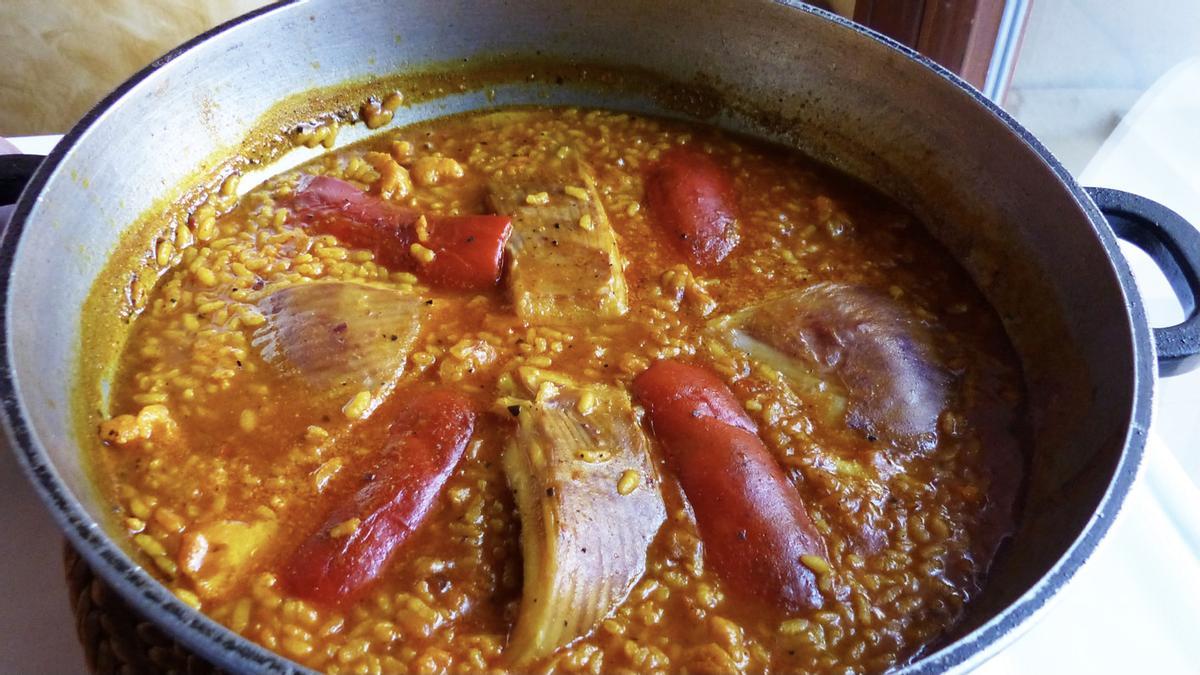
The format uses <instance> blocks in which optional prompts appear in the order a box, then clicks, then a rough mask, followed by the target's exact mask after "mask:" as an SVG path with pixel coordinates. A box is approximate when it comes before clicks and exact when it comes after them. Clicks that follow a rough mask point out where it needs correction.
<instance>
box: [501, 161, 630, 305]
mask: <svg viewBox="0 0 1200 675" xmlns="http://www.w3.org/2000/svg"><path fill="white" fill-rule="evenodd" d="M489 200H490V202H491V206H492V209H493V210H494V211H495V212H496V213H499V214H502V215H507V216H510V217H511V218H512V226H513V233H512V236H511V237H510V238H509V240H508V254H509V260H508V285H509V290H510V293H511V295H512V301H513V305H514V307H515V308H516V312H517V315H518V316H520V317H521V319H522V320H523V321H525V322H527V323H570V322H580V321H589V322H590V321H594V320H595V319H597V318H599V319H612V318H616V317H620V316H623V315H624V314H625V313H626V312H627V311H629V297H628V296H629V292H628V289H627V288H626V285H625V272H624V264H625V263H624V259H623V258H622V256H621V252H620V250H619V248H618V246H617V237H616V233H615V232H614V231H613V228H612V224H611V223H610V222H609V220H608V214H607V213H606V212H605V210H604V205H603V204H602V203H601V201H600V193H599V192H598V191H597V190H596V181H595V178H594V177H593V173H592V171H591V169H590V168H589V167H588V166H587V165H586V164H584V163H583V162H580V161H578V160H570V159H569V160H552V161H550V162H547V163H538V164H534V163H533V162H518V163H515V164H514V165H512V166H510V167H508V168H506V169H505V171H504V173H503V175H502V176H500V177H498V178H495V179H493V180H492V181H491V183H490V184H489Z"/></svg>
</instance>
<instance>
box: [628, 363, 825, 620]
mask: <svg viewBox="0 0 1200 675" xmlns="http://www.w3.org/2000/svg"><path fill="white" fill-rule="evenodd" d="M633 393H634V396H635V397H636V398H637V400H638V401H639V402H640V403H641V404H642V405H643V406H645V408H646V413H647V417H648V418H649V420H650V425H651V427H652V429H653V431H654V435H655V436H656V437H657V438H658V440H659V442H660V443H662V446H663V448H664V450H665V451H666V454H667V459H668V463H669V464H670V466H671V469H672V471H673V472H674V473H675V475H676V476H677V477H678V478H679V482H680V484H681V485H682V486H683V491H684V493H685V494H686V495H687V498H688V501H689V502H690V503H691V505H692V509H693V510H694V511H695V513H696V521H697V523H698V524H699V526H700V536H701V538H702V539H703V541H704V547H705V550H706V551H707V554H708V556H709V557H710V560H711V561H712V564H713V567H714V568H715V569H716V571H717V574H718V575H720V577H721V578H722V579H724V580H725V582H726V584H728V587H729V589H730V590H731V591H732V592H742V593H745V594H747V595H751V596H754V597H757V598H759V599H760V600H762V601H764V602H765V603H767V604H769V605H774V606H776V607H778V608H780V609H782V610H784V611H787V612H794V611H797V610H800V609H805V608H815V607H820V606H821V594H820V592H819V590H818V589H817V577H816V574H815V573H814V572H813V570H812V569H811V566H813V565H816V566H819V565H822V564H825V560H826V552H825V544H824V542H823V540H822V539H821V537H820V535H819V534H818V533H817V531H816V529H815V528H814V527H813V524H812V521H811V520H810V519H809V517H808V512H807V511H806V510H805V508H804V502H803V501H802V500H801V499H800V495H799V493H797V492H796V488H795V487H794V486H793V485H792V484H791V483H790V482H789V481H788V479H787V476H785V475H784V473H783V471H782V470H781V469H780V468H779V465H778V464H777V463H776V462H775V458H774V457H772V456H771V453H770V452H769V451H768V450H767V448H766V446H764V445H763V442H762V441H761V440H760V439H759V437H758V434H757V431H756V429H755V426H754V422H753V420H751V419H750V417H749V416H747V415H746V412H745V411H744V410H743V409H742V406H741V405H740V404H739V403H738V401H737V399H736V398H735V397H734V395H733V392H731V391H730V390H729V388H728V387H727V386H725V383H724V382H722V381H721V380H720V379H718V378H717V377H716V376H715V375H713V374H712V373H711V372H709V371H707V370H705V369H704V368H700V367H697V366H692V365H688V364H684V363H680V362H678V361H658V362H656V363H655V364H653V365H651V366H650V367H649V368H648V369H646V371H645V372H643V373H642V374H641V375H639V376H638V377H637V378H635V379H634V381H633ZM805 556H815V557H817V558H819V559H820V561H819V562H818V561H817V560H815V559H812V558H807V559H803V560H802V558H804V557H805Z"/></svg>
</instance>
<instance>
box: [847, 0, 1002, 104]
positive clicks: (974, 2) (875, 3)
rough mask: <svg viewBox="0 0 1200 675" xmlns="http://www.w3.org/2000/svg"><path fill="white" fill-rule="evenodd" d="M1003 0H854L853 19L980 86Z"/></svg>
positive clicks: (988, 62)
mask: <svg viewBox="0 0 1200 675" xmlns="http://www.w3.org/2000/svg"><path fill="white" fill-rule="evenodd" d="M1004 6H1005V0H857V2H856V3H855V5H854V17H853V18H854V20H855V21H857V22H858V23H861V24H863V25H865V26H868V27H870V28H872V29H874V30H877V31H879V32H880V33H883V34H885V35H887V36H889V37H891V38H892V39H894V40H896V41H897V42H901V43H903V44H905V45H908V46H909V47H912V48H913V49H915V50H917V51H919V52H921V53H922V54H924V55H926V56H928V57H929V58H931V59H933V60H934V61H937V62H938V63H940V64H942V65H943V66H945V67H946V68H948V69H950V70H952V71H954V72H955V73H958V74H959V75H960V76H961V77H962V78H963V79H964V80H966V81H967V82H970V83H971V84H973V85H975V87H977V88H979V89H982V88H983V85H984V82H985V81H986V80H987V75H988V67H989V66H990V65H991V61H992V52H993V50H994V49H995V46H996V36H997V33H998V32H999V30H1000V21H1001V18H1002V16H1003V14H1004Z"/></svg>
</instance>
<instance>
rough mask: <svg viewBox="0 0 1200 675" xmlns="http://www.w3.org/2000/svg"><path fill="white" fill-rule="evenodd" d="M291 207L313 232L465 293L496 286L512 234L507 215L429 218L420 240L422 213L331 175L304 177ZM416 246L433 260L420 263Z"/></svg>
mask: <svg viewBox="0 0 1200 675" xmlns="http://www.w3.org/2000/svg"><path fill="white" fill-rule="evenodd" d="M288 207H289V208H290V209H291V211H292V216H293V217H294V219H296V220H298V221H300V222H302V223H304V224H306V225H307V226H308V227H309V228H311V229H312V230H313V231H314V232H317V233H320V234H332V235H333V236H335V237H337V238H338V240H339V241H341V242H342V243H343V244H345V245H346V246H350V247H353V248H365V249H367V250H369V251H372V252H374V253H375V260H376V262H378V263H379V264H381V265H383V266H384V267H387V268H390V269H400V270H410V271H412V272H413V273H415V274H416V275H417V276H418V277H420V278H421V279H423V280H425V281H427V282H429V283H431V284H435V285H438V286H447V287H451V288H462V289H467V290H483V289H487V288H491V287H493V286H495V285H496V282H497V281H499V279H500V271H501V266H502V265H503V262H504V245H505V243H507V242H508V237H509V235H510V234H512V220H511V219H510V218H509V217H508V216H480V215H471V216H439V215H428V214H427V215H425V220H426V226H425V227H426V230H427V233H428V239H427V240H426V241H418V237H417V220H418V219H419V218H420V217H421V215H422V214H421V212H420V211H417V210H415V209H410V208H407V207H403V206H400V205H398V204H394V203H392V202H390V201H387V200H386V199H381V198H379V197H376V196H374V195H371V194H368V193H366V192H363V191H362V190H359V189H358V188H356V187H355V186H353V185H351V184H350V183H347V182H346V181H342V180H338V179H336V178H329V177H328V176H308V175H305V176H302V177H301V178H300V183H299V185H298V186H297V189H296V194H295V197H293V199H292V200H291V202H290V203H289V204H288ZM416 243H420V244H421V245H422V246H424V247H425V248H427V249H429V250H430V251H432V252H433V259H432V260H429V261H427V262H423V261H421V260H419V259H418V258H417V257H416V256H415V255H414V254H413V252H412V245H413V244H416Z"/></svg>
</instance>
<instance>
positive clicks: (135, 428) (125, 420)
mask: <svg viewBox="0 0 1200 675" xmlns="http://www.w3.org/2000/svg"><path fill="white" fill-rule="evenodd" d="M178 433H179V426H178V425H177V424H175V420H174V419H173V418H172V417H171V411H170V410H169V409H167V406H165V405H162V404H161V403H155V404H153V405H148V406H146V407H144V408H142V409H141V410H140V411H138V414H136V415H117V416H116V417H114V418H112V419H110V420H107V421H105V422H101V423H100V440H101V441H103V442H104V443H105V445H122V446H124V445H128V444H130V443H133V442H135V441H149V440H151V438H153V439H154V440H160V439H161V440H165V441H167V442H170V441H173V440H174V439H175V437H176V435H177V434H178Z"/></svg>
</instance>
